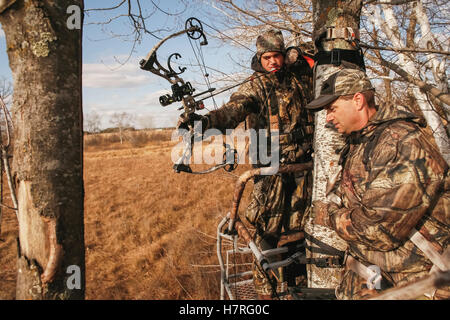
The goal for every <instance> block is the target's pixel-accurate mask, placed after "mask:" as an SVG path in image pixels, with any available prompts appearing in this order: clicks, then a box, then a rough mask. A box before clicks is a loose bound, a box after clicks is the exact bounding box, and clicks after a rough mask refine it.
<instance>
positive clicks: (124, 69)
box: [83, 63, 152, 88]
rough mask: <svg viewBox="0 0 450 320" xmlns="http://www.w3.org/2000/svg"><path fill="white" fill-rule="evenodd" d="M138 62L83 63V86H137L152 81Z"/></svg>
mask: <svg viewBox="0 0 450 320" xmlns="http://www.w3.org/2000/svg"><path fill="white" fill-rule="evenodd" d="M147 73H148V72H146V71H143V70H141V69H140V68H139V66H138V65H137V64H134V63H127V64H125V65H123V66H120V67H117V64H116V65H112V64H111V65H106V64H102V63H87V64H83V86H84V87H87V88H136V87H139V86H144V85H147V84H149V83H150V82H151V81H152V78H151V77H150V76H149V75H148V74H147Z"/></svg>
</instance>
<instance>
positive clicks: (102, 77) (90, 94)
mask: <svg viewBox="0 0 450 320" xmlns="http://www.w3.org/2000/svg"><path fill="white" fill-rule="evenodd" d="M119 2H120V1H110V0H109V1H107V0H95V1H94V0H86V1H85V9H91V8H102V7H111V6H113V5H114V4H115V3H119ZM155 3H156V4H158V6H159V7H160V9H161V10H163V11H165V12H168V13H178V12H182V14H180V15H177V16H172V15H166V14H164V13H162V12H161V11H158V10H157V11H156V12H155V13H154V14H153V15H152V16H151V17H150V18H149V19H148V20H147V22H146V23H147V28H148V29H151V30H155V29H158V28H164V29H170V31H166V32H161V33H159V34H158V35H159V36H162V37H165V36H167V35H169V34H170V33H173V32H175V31H178V30H181V29H182V28H184V21H185V20H186V19H187V18H189V17H191V16H194V17H196V18H198V19H199V20H201V21H204V22H205V23H206V24H208V25H211V26H214V21H210V20H209V17H210V15H208V14H207V13H205V12H206V11H207V10H208V9H210V8H208V7H203V6H201V5H195V6H194V5H192V6H189V7H188V8H186V10H183V11H182V6H181V4H180V3H179V1H175V0H171V1H160V2H155ZM93 5H95V7H93ZM177 10H178V12H177ZM123 13H125V6H123V9H122V10H120V9H119V10H114V11H88V12H87V13H86V15H85V21H84V32H83V112H84V114H85V115H89V114H90V113H92V112H96V113H98V114H99V115H100V116H101V119H102V127H103V128H106V127H108V126H111V123H110V122H109V117H110V116H111V115H112V114H113V113H115V112H127V113H130V114H132V115H133V116H134V118H135V126H136V127H141V126H142V125H145V124H146V123H147V124H148V123H149V120H148V119H149V118H151V119H152V120H151V122H152V123H153V126H154V127H170V126H174V125H175V124H176V122H177V119H178V115H179V114H180V113H181V112H180V111H178V110H177V108H178V107H179V106H180V103H177V104H172V105H170V106H168V107H161V106H160V104H159V100H158V99H159V96H160V95H162V94H166V93H169V92H170V84H169V82H167V81H166V80H164V79H162V78H159V77H157V76H156V75H154V74H152V73H150V72H148V71H143V70H141V69H140V68H139V61H140V60H141V59H142V58H145V56H146V55H147V53H148V52H149V51H150V50H151V48H152V47H153V46H154V45H155V44H156V43H157V42H158V41H159V40H157V39H156V38H154V37H152V36H150V35H144V36H143V39H142V42H141V43H139V44H137V45H136V47H135V48H134V50H133V51H132V47H133V41H132V40H133V37H132V36H129V37H118V36H117V35H119V34H129V33H131V31H132V28H131V25H130V22H129V20H128V19H126V18H119V19H116V20H115V21H114V22H113V23H110V24H107V25H103V26H102V25H99V24H97V23H98V22H105V21H108V20H109V19H111V18H112V17H117V16H119V15H120V14H123ZM204 28H205V31H206V32H207V33H210V34H211V33H214V32H215V31H214V30H212V29H211V28H209V27H206V26H205V25H204ZM208 41H209V45H208V46H204V47H202V50H203V54H204V57H205V63H206V65H207V66H209V67H212V68H215V69H218V70H220V71H222V72H225V73H236V72H248V70H247V71H245V70H242V68H240V67H238V66H236V64H235V63H234V62H233V59H244V61H245V60H246V61H247V63H248V62H249V61H250V58H251V56H252V55H253V53H252V52H251V51H249V50H246V49H242V48H236V47H233V48H231V47H230V46H226V45H223V44H222V43H218V42H217V41H215V40H214V39H212V37H208ZM174 52H178V53H180V54H181V55H182V58H181V59H180V60H179V61H180V62H181V63H182V64H184V63H185V64H187V65H189V64H196V62H195V61H196V60H195V56H194V53H193V50H192V48H191V46H190V44H189V41H188V39H187V36H185V35H184V36H180V37H177V38H174V39H171V40H169V41H168V42H166V43H165V44H164V45H163V46H162V47H161V48H160V51H158V53H159V54H158V57H159V61H160V62H161V64H163V65H165V63H166V60H167V57H168V56H169V55H170V54H171V53H174ZM130 54H131V56H130ZM231 56H232V57H231ZM175 68H176V67H175ZM210 74H211V76H210V77H211V79H214V77H216V76H219V75H220V74H219V73H217V74H214V71H210ZM0 76H4V77H7V78H9V79H10V78H11V71H10V70H9V65H8V57H7V54H6V41H5V37H4V34H3V31H2V30H1V33H0ZM182 77H183V79H185V80H187V81H191V82H192V84H193V85H194V87H196V88H198V91H197V92H200V91H201V90H206V85H205V84H204V81H203V78H202V77H201V73H200V69H199V68H198V67H197V66H196V65H193V66H188V70H187V71H186V72H185V73H184V74H183V75H182ZM11 81H12V80H11ZM223 85H224V84H223V83H217V84H214V85H213V87H216V88H220V87H221V86H223ZM229 94H230V93H226V94H223V95H221V96H219V97H217V99H216V101H217V103H218V104H219V106H220V104H221V103H222V102H223V101H225V100H226V99H227V97H228V96H229ZM206 102H207V103H205V104H206V106H207V107H208V106H211V105H212V101H211V100H206Z"/></svg>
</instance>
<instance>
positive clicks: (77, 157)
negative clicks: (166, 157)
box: [0, 0, 85, 299]
mask: <svg viewBox="0 0 450 320" xmlns="http://www.w3.org/2000/svg"><path fill="white" fill-rule="evenodd" d="M70 5H77V6H79V7H80V8H81V12H82V8H83V1H82V0H47V1H38V0H17V1H16V2H15V3H14V4H13V5H12V6H11V7H9V8H8V9H6V10H5V11H3V12H2V13H1V15H0V22H1V24H2V27H3V29H4V31H5V35H6V41H7V48H8V57H9V62H10V67H11V70H12V74H13V78H14V97H13V108H12V114H13V122H14V127H15V144H14V153H13V174H14V179H15V184H16V187H17V198H18V219H19V245H18V249H19V250H18V251H19V252H18V280H17V291H16V298H17V299H84V293H85V289H84V288H85V286H84V284H85V276H84V273H85V260H84V225H83V202H84V191H83V140H82V138H83V136H82V128H83V126H82V96H81V94H82V91H81V69H82V55H81V38H82V31H81V30H80V29H78V30H77V29H74V30H70V29H69V28H68V26H67V19H68V17H69V15H68V14H67V8H68V7H69V6H70ZM80 19H81V21H82V14H81V16H80Z"/></svg>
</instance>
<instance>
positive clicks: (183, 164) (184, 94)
mask: <svg viewBox="0 0 450 320" xmlns="http://www.w3.org/2000/svg"><path fill="white" fill-rule="evenodd" d="M183 34H187V36H188V38H189V40H200V46H205V45H207V44H208V41H207V39H206V35H205V33H204V31H203V26H202V23H201V22H200V21H199V20H198V19H196V18H193V17H192V18H189V19H187V20H186V24H185V29H184V30H181V31H178V32H176V33H173V34H171V35H169V36H167V37H165V38H164V39H162V40H161V41H160V42H159V43H158V44H156V45H155V46H154V47H153V48H152V50H151V51H150V52H149V54H148V55H147V57H146V58H145V59H142V60H141V61H140V63H139V64H140V67H141V69H143V70H146V71H150V72H152V73H154V74H156V75H157V76H160V77H162V78H164V79H166V80H167V81H169V82H170V83H171V85H172V86H171V89H172V94H166V95H163V96H160V97H159V102H160V104H161V105H162V106H163V107H165V106H168V105H170V104H172V103H174V102H182V104H183V106H182V107H181V108H180V110H184V112H183V113H182V115H181V117H182V118H183V119H185V120H188V119H189V117H190V115H191V114H193V113H195V111H197V110H203V109H204V108H205V107H204V104H203V100H205V99H207V98H212V97H213V96H215V95H217V94H219V93H222V92H224V91H227V90H230V89H231V88H232V87H229V88H226V89H223V90H220V91H219V92H217V93H215V94H212V92H213V91H214V90H215V88H211V87H210V85H209V82H207V85H208V90H206V91H203V92H200V93H197V94H195V95H194V91H195V89H194V88H193V87H192V85H191V83H190V82H188V81H184V80H183V78H182V77H181V76H180V75H181V74H182V73H183V72H184V71H186V67H178V69H179V71H178V72H177V71H175V70H174V69H173V67H172V59H173V58H175V59H179V58H181V55H180V54H179V53H172V54H171V55H169V57H168V59H167V68H165V67H163V66H162V65H161V63H160V62H159V61H158V58H157V54H156V53H157V51H158V49H159V48H160V47H161V45H162V44H163V43H164V42H166V41H167V40H169V39H172V38H175V37H178V36H180V35H183ZM193 49H194V48H193ZM203 67H204V63H203ZM202 72H203V71H202ZM203 76H204V77H205V78H206V77H207V76H208V75H207V74H203ZM233 87H235V86H233ZM208 93H209V95H208V96H207V97H204V98H203V99H201V100H198V101H197V100H196V98H198V97H200V96H203V95H205V94H208ZM195 132H196V130H195V128H194V127H192V126H189V132H188V133H187V134H186V135H184V136H183V142H184V143H185V148H184V150H183V152H182V156H181V157H180V158H179V159H178V160H177V161H176V162H175V164H174V167H173V168H174V170H175V172H177V173H178V172H181V171H183V172H187V173H192V174H204V173H209V172H213V171H215V170H218V169H220V168H225V169H226V170H227V171H232V170H234V169H235V167H236V164H237V161H236V157H237V151H236V150H234V149H232V148H231V147H230V146H229V145H227V144H225V143H224V146H225V148H226V151H225V153H224V162H223V163H221V164H218V165H215V166H213V167H211V168H209V169H207V170H204V171H193V170H192V169H191V167H190V166H189V160H190V157H191V154H192V147H193V141H194V134H195ZM229 159H233V160H232V161H230V160H229Z"/></svg>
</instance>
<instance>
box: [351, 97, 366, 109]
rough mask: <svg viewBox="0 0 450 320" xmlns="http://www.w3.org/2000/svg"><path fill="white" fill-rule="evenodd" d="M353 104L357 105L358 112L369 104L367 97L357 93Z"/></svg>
mask: <svg viewBox="0 0 450 320" xmlns="http://www.w3.org/2000/svg"><path fill="white" fill-rule="evenodd" d="M353 103H355V105H356V109H357V110H358V111H360V110H362V109H363V107H364V105H365V104H367V101H366V97H364V95H363V94H362V93H361V92H357V93H355V95H354V96H353Z"/></svg>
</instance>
